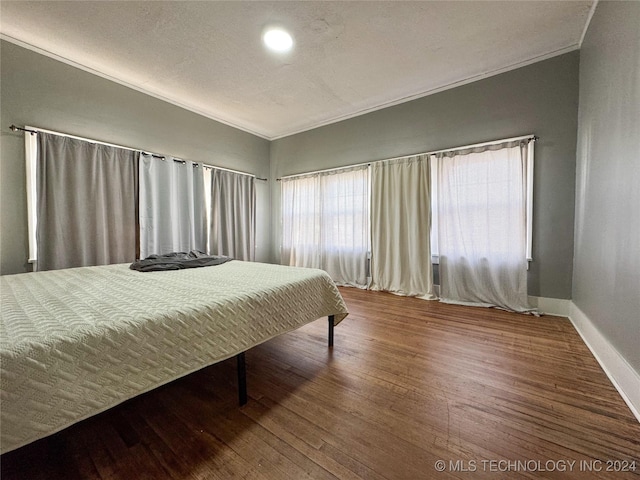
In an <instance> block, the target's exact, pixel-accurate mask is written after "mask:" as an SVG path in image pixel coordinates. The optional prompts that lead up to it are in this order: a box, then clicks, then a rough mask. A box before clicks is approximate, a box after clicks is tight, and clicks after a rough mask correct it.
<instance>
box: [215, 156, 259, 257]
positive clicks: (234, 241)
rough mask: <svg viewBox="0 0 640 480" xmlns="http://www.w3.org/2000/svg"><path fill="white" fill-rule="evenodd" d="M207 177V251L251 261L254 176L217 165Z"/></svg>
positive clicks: (253, 223)
mask: <svg viewBox="0 0 640 480" xmlns="http://www.w3.org/2000/svg"><path fill="white" fill-rule="evenodd" d="M207 176H209V175H207ZM210 177H211V187H210V189H211V199H210V200H209V202H210V205H211V207H210V208H211V210H210V212H209V252H210V253H211V254H213V255H226V256H228V257H232V258H235V259H236V260H248V261H254V260H255V243H256V242H255V230H256V189H255V180H256V179H255V177H253V176H250V175H242V174H239V173H234V172H229V171H226V170H220V169H217V168H214V169H212V170H211V173H210Z"/></svg>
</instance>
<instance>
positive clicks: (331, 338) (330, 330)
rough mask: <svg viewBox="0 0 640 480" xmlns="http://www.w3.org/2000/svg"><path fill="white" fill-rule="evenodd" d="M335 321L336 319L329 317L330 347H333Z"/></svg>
mask: <svg viewBox="0 0 640 480" xmlns="http://www.w3.org/2000/svg"><path fill="white" fill-rule="evenodd" d="M334 321H335V317H334V316H333V315H329V347H333V326H334V325H333V322H334Z"/></svg>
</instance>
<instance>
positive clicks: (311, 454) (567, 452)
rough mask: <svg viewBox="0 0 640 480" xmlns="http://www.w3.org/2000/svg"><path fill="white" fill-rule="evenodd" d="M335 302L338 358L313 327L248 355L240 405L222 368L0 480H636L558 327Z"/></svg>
mask: <svg viewBox="0 0 640 480" xmlns="http://www.w3.org/2000/svg"><path fill="white" fill-rule="evenodd" d="M341 291H342V293H343V296H344V298H345V300H346V302H347V305H348V306H349V310H350V312H351V313H350V315H349V317H347V319H345V320H344V321H343V322H342V324H340V325H339V326H337V327H336V329H335V347H334V348H333V350H330V349H328V348H327V346H326V340H327V339H326V319H323V320H319V321H317V322H314V323H312V324H310V325H307V326H305V327H303V328H301V329H299V330H297V331H295V332H292V333H290V334H287V335H283V336H281V337H278V338H276V339H273V340H271V341H269V342H267V343H266V344H263V345H261V346H259V347H256V348H255V349H253V350H251V351H249V352H247V355H246V360H247V374H248V377H247V381H248V389H249V402H248V404H247V405H245V406H244V407H238V406H237V392H236V384H235V362H234V361H233V360H230V361H226V362H222V363H220V364H217V365H214V366H212V367H209V368H206V369H204V370H201V371H200V372H197V373H195V374H192V375H190V376H188V377H186V378H183V379H180V380H178V381H175V382H173V383H171V384H169V385H166V386H164V387H161V388H158V389H157V390H154V391H153V392H150V393H148V394H145V395H142V396H140V397H137V398H135V399H133V400H130V401H128V402H126V403H124V404H122V405H120V406H118V407H116V408H113V409H111V410H109V411H107V412H105V413H103V414H101V415H98V416H96V417H93V418H90V419H88V420H85V421H84V422H81V423H79V424H77V425H74V426H72V427H70V428H68V429H66V430H64V431H62V432H60V433H58V434H56V435H53V436H50V437H48V438H45V439H43V440H40V441H38V442H35V443H33V444H31V445H27V446H26V447H23V448H21V449H18V450H16V451H14V452H10V453H8V454H5V455H3V456H2V457H1V459H0V462H1V473H2V478H3V480H4V479H6V480H8V479H18V478H19V479H74V478H89V479H111V480H120V479H123V480H124V479H126V480H130V479H136V478H149V479H162V478H170V479H232V478H243V479H332V478H344V479H354V478H363V479H373V480H375V479H449V478H459V479H471V478H473V479H476V478H487V479H501V478H510V479H512V478H541V477H543V478H580V479H582V478H632V479H640V423H638V421H637V420H636V419H635V418H634V417H633V415H632V414H631V412H630V410H629V408H628V407H627V406H626V405H625V403H624V402H623V400H622V399H621V398H620V396H619V395H618V393H617V392H616V390H615V389H614V387H613V386H612V385H611V383H610V382H609V380H608V379H607V377H606V376H605V374H604V373H603V371H602V370H601V369H600V367H599V365H598V364H597V362H596V360H595V359H594V358H593V357H592V356H591V354H590V352H589V350H588V349H587V347H586V346H585V345H584V343H582V341H581V339H580V337H579V336H578V334H577V333H576V331H575V330H574V329H573V327H572V325H571V324H570V322H569V321H568V320H567V319H562V318H557V317H541V318H536V317H532V316H524V315H517V314H511V313H507V312H502V311H498V310H492V309H477V308H469V307H457V306H451V305H444V304H440V303H437V302H427V301H423V300H416V299H411V298H403V297H397V296H394V295H390V294H386V293H377V292H366V291H360V290H357V289H341ZM439 460H442V461H444V463H443V464H440V463H437V462H438V461H439ZM608 461H610V462H611V463H607V462H608ZM634 461H635V472H633V471H627V472H621V471H619V470H621V469H625V468H626V469H629V468H633V463H631V462H634ZM572 462H575V463H572ZM615 462H617V463H615ZM625 462H628V463H625ZM442 466H444V469H442ZM438 467H440V469H442V470H443V471H441V472H440V471H438V470H437V468H438ZM607 470H612V471H607Z"/></svg>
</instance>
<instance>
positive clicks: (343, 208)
mask: <svg viewBox="0 0 640 480" xmlns="http://www.w3.org/2000/svg"><path fill="white" fill-rule="evenodd" d="M281 187H282V190H281V191H282V232H283V235H282V246H281V255H282V262H283V263H285V264H288V265H295V266H300V267H312V268H322V269H324V270H326V271H327V272H328V273H329V275H331V277H332V278H333V279H334V281H335V282H336V283H338V284H339V285H353V286H359V287H364V286H366V284H367V271H366V270H367V257H368V252H369V235H370V234H369V171H368V167H367V166H366V165H365V166H361V167H354V168H347V169H341V170H339V171H330V172H319V173H316V174H311V175H304V176H299V177H290V178H283V179H282V184H281Z"/></svg>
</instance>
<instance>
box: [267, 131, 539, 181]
mask: <svg viewBox="0 0 640 480" xmlns="http://www.w3.org/2000/svg"><path fill="white" fill-rule="evenodd" d="M527 139H530V140H540V137H538V136H536V135H522V136H520V137H512V138H505V139H504V140H492V141H489V142H482V143H474V144H473V145H464V146H462V147H455V148H445V149H443V150H433V151H431V152H422V153H412V154H410V155H402V156H400V157H393V158H383V159H381V160H372V161H370V162H363V163H355V164H352V165H345V166H344V167H335V168H326V169H324V170H314V171H312V172H306V173H296V174H293V175H285V176H283V177H280V178H276V181H277V182H279V181H280V180H282V179H283V178H295V177H302V176H304V175H311V174H314V173H326V172H333V171H335V170H343V169H345V168H355V167H362V166H364V165H367V166H369V165H371V164H372V163H378V162H386V161H391V160H400V159H402V158H409V157H416V156H418V155H436V154H438V153H448V152H457V151H458V150H466V149H468V148H477V147H484V146H486V145H497V144H500V143H506V142H515V141H518V140H527Z"/></svg>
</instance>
